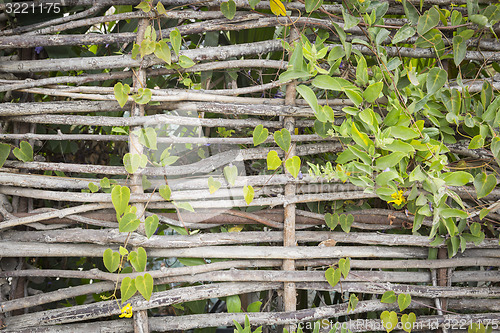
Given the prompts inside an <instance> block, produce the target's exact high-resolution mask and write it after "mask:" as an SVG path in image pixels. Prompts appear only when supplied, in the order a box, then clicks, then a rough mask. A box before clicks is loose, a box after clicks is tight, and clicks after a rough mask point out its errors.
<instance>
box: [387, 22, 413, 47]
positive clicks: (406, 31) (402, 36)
mask: <svg viewBox="0 0 500 333" xmlns="http://www.w3.org/2000/svg"><path fill="white" fill-rule="evenodd" d="M416 32H417V31H416V30H415V28H413V27H412V26H410V25H409V24H405V25H403V26H402V27H401V29H399V30H398V32H396V34H395V35H394V37H392V44H397V43H400V42H403V41H405V40H407V39H408V38H410V37H412V36H413V35H415V33H416Z"/></svg>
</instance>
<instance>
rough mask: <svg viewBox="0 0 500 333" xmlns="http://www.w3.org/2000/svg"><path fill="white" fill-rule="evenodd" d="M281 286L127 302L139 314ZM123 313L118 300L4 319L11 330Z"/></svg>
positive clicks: (180, 292) (223, 287)
mask: <svg viewBox="0 0 500 333" xmlns="http://www.w3.org/2000/svg"><path fill="white" fill-rule="evenodd" d="M280 285H281V284H280V283H248V282H245V283H217V284H211V285H202V286H193V287H186V288H177V289H171V290H167V291H163V292H157V293H154V294H153V295H152V296H151V299H150V300H149V301H145V300H144V298H143V297H142V296H135V297H132V298H131V299H129V300H128V301H127V302H130V303H131V304H132V307H133V309H134V310H135V311H140V310H146V309H154V308H158V307H161V306H167V305H171V304H179V303H184V302H189V301H196V300H202V299H207V298H218V297H224V296H230V295H235V294H236V295H238V294H244V293H249V292H256V291H261V290H268V289H277V288H279V287H280ZM120 313H121V311H120V307H119V306H118V303H117V302H116V301H115V300H111V301H103V302H98V303H92V304H87V305H79V306H73V307H69V308H62V309H54V310H46V311H40V312H37V313H30V314H27V315H20V316H14V317H8V318H6V320H5V325H6V327H8V328H9V329H11V330H12V329H21V328H28V327H38V326H41V325H54V324H64V323H70V322H75V321H85V320H90V319H96V318H102V317H107V316H111V315H118V314H120Z"/></svg>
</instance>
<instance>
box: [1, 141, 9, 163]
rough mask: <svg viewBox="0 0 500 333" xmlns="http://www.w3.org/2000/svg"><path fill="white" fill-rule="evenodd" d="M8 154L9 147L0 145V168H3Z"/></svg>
mask: <svg viewBox="0 0 500 333" xmlns="http://www.w3.org/2000/svg"><path fill="white" fill-rule="evenodd" d="M9 154H10V145H8V144H6V143H0V168H1V167H2V166H3V164H4V163H5V161H6V160H7V157H9Z"/></svg>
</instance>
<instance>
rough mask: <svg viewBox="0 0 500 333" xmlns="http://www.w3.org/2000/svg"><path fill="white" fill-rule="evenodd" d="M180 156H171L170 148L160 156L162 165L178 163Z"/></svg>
mask: <svg viewBox="0 0 500 333" xmlns="http://www.w3.org/2000/svg"><path fill="white" fill-rule="evenodd" d="M178 159H179V156H170V147H169V148H166V149H164V150H163V152H162V153H161V156H160V163H161V165H162V166H166V165H171V164H174V163H175V162H177V160H178Z"/></svg>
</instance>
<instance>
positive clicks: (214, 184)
mask: <svg viewBox="0 0 500 333" xmlns="http://www.w3.org/2000/svg"><path fill="white" fill-rule="evenodd" d="M221 185H222V184H221V183H220V181H218V180H215V179H214V177H212V176H210V177H209V178H208V191H209V192H210V194H214V193H215V192H216V191H217V190H218V189H219V188H220V186H221Z"/></svg>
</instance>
